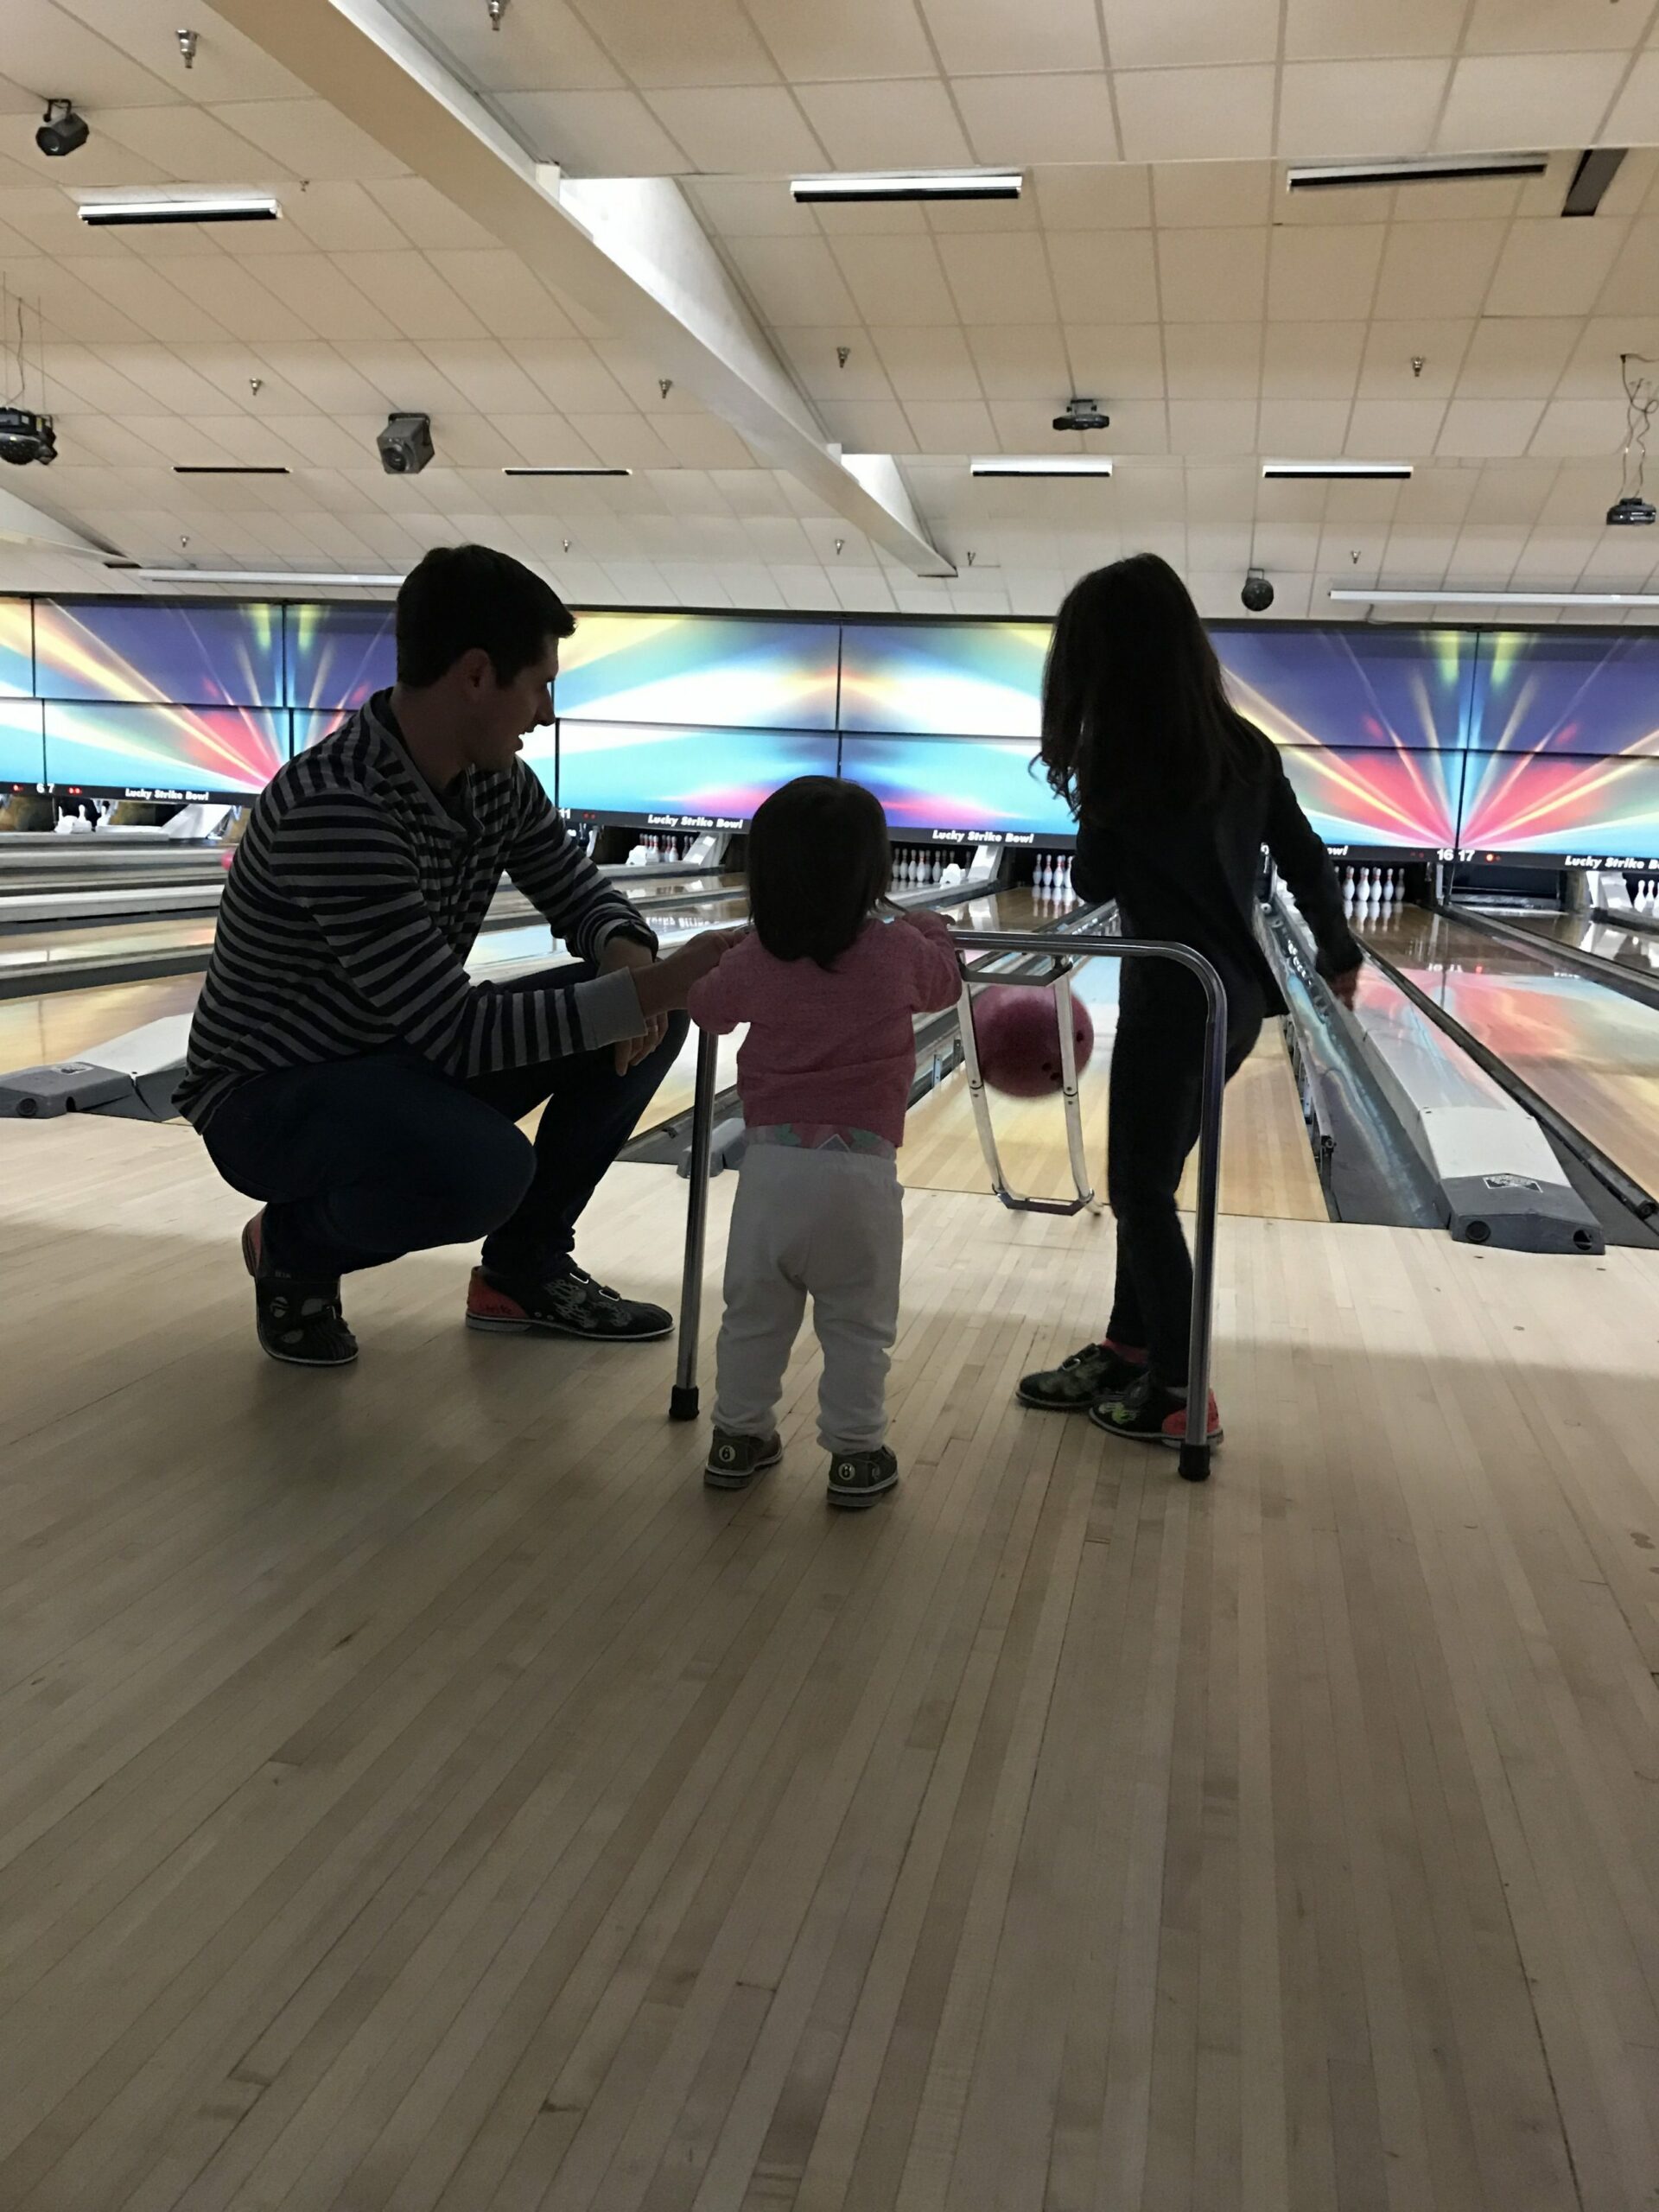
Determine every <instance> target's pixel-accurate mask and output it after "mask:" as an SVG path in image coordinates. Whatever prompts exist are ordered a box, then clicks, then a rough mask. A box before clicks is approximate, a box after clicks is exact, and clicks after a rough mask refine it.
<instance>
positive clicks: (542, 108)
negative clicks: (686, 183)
mask: <svg viewBox="0 0 1659 2212" xmlns="http://www.w3.org/2000/svg"><path fill="white" fill-rule="evenodd" d="M500 101H501V105H502V108H503V109H504V111H505V113H506V114H507V115H508V116H510V117H511V118H512V122H513V123H514V124H515V125H516V126H517V127H518V130H519V131H520V132H521V133H522V135H523V136H524V139H525V141H526V142H527V143H528V144H529V145H530V147H531V149H532V150H533V151H534V152H535V153H537V155H539V156H540V157H541V158H542V159H543V161H548V162H559V163H560V164H561V165H562V166H563V168H565V169H567V170H568V171H569V173H570V175H572V176H672V175H676V174H677V173H678V172H679V171H681V170H683V169H685V168H690V167H691V166H693V164H691V163H690V162H688V160H687V157H686V156H685V154H684V152H683V149H681V148H680V147H678V146H677V145H676V144H675V143H674V141H673V139H672V138H671V137H669V135H668V133H667V131H666V130H664V128H663V126H662V124H660V123H659V122H658V120H657V118H656V117H655V116H654V115H653V114H652V111H651V110H650V109H649V108H648V107H647V106H646V105H645V102H644V100H642V99H640V97H639V94H638V92H504V93H502V94H501V95H500Z"/></svg>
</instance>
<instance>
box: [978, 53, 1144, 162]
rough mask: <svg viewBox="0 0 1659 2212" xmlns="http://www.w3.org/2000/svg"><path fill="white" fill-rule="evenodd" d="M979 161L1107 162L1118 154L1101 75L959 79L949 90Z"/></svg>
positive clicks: (1108, 94) (1109, 108) (1105, 81)
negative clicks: (954, 98) (952, 93)
mask: <svg viewBox="0 0 1659 2212" xmlns="http://www.w3.org/2000/svg"><path fill="white" fill-rule="evenodd" d="M951 89H952V91H953V92H955V95H956V100H957V106H958V107H959V108H960V109H961V111H962V119H963V123H965V124H966V125H967V127H968V136H969V140H970V141H971V143H972V145H973V149H974V158H975V159H976V161H980V162H1018V163H1020V164H1021V165H1023V164H1024V163H1026V162H1033V161H1036V162H1109V161H1110V160H1111V159H1112V158H1113V156H1115V155H1116V151H1117V132H1116V127H1115V125H1114V124H1113V122H1112V102H1111V94H1110V91H1109V86H1108V84H1107V80H1106V78H1105V76H1104V74H1103V73H1097V72H1090V71H1079V72H1078V73H1076V74H1075V75H1071V76H1064V77H959V78H958V79H957V80H956V82H955V84H954V85H953V86H952V88H951Z"/></svg>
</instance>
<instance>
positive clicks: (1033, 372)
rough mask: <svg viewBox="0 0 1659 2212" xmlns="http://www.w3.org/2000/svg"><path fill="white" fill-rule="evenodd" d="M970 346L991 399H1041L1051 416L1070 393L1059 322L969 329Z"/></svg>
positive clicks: (1067, 368) (988, 396) (1068, 370)
mask: <svg viewBox="0 0 1659 2212" xmlns="http://www.w3.org/2000/svg"><path fill="white" fill-rule="evenodd" d="M966 335H967V340H968V346H969V352H970V353H972V355H973V359H974V365H975V367H976V369H977V370H978V372H979V382H980V388H981V390H982V391H983V392H984V394H985V397H987V398H988V399H991V400H998V399H1029V398H1032V397H1040V398H1041V399H1042V401H1043V404H1044V405H1045V406H1046V408H1047V410H1048V414H1049V416H1050V417H1051V418H1052V416H1055V415H1056V414H1058V411H1059V410H1060V407H1061V405H1062V404H1064V402H1065V399H1066V398H1068V397H1070V395H1071V389H1072V386H1071V370H1070V367H1069V366H1068V365H1067V362H1066V357H1065V342H1064V340H1062V338H1061V335H1060V331H1059V327H1058V324H1053V323H1043V324H1031V325H1027V326H1023V327H1016V326H1014V325H1011V324H1010V325H997V324H994V323H993V324H987V325H981V326H977V327H973V328H970V329H969V331H968V332H967V334H966Z"/></svg>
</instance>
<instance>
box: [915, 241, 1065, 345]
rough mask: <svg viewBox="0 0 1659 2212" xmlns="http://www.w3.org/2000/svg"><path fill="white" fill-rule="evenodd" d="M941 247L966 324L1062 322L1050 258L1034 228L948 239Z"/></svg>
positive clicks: (945, 267)
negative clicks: (1050, 273)
mask: <svg viewBox="0 0 1659 2212" xmlns="http://www.w3.org/2000/svg"><path fill="white" fill-rule="evenodd" d="M937 245H938V254H939V258H940V259H941V260H942V261H943V262H944V273H945V278H946V281H947V282H948V283H949V284H950V292H951V296H952V298H953V299H954V300H955V302H956V305H957V314H958V315H960V316H961V317H962V320H963V321H964V322H1010V323H1032V322H1043V323H1052V322H1053V321H1055V320H1056V310H1055V305H1054V292H1053V288H1052V285H1051V284H1050V283H1049V280H1048V262H1047V259H1046V257H1045V255H1044V252H1043V242H1042V240H1041V238H1039V237H1038V236H1037V234H1036V233H1035V232H1010V233H1007V235H1004V236H1001V237H996V238H986V237H974V236H969V237H965V238H964V237H953V238H939V239H938V241H937Z"/></svg>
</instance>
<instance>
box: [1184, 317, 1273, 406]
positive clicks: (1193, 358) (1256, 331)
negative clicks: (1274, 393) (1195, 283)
mask: <svg viewBox="0 0 1659 2212" xmlns="http://www.w3.org/2000/svg"><path fill="white" fill-rule="evenodd" d="M1164 361H1165V365H1166V372H1167V375H1168V379H1169V396H1170V397H1171V399H1254V398H1255V396H1256V394H1257V392H1258V391H1260V390H1261V385H1262V365H1261V364H1262V329H1261V325H1260V324H1259V323H1224V322H1168V323H1166V324H1165V325H1164Z"/></svg>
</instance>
